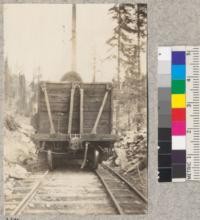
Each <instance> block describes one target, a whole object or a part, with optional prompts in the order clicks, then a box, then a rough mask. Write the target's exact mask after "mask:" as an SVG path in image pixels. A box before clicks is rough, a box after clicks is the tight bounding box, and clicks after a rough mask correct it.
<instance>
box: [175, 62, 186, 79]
mask: <svg viewBox="0 0 200 220" xmlns="http://www.w3.org/2000/svg"><path fill="white" fill-rule="evenodd" d="M185 72H186V66H185V65H172V80H185V77H186V76H185V75H186V74H185Z"/></svg>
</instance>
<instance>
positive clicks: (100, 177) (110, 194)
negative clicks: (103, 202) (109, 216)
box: [95, 170, 124, 215]
mask: <svg viewBox="0 0 200 220" xmlns="http://www.w3.org/2000/svg"><path fill="white" fill-rule="evenodd" d="M95 173H96V175H97V176H98V178H99V179H100V181H101V182H102V184H103V185H104V187H105V189H106V191H107V193H108V194H109V196H110V198H111V200H112V202H113V204H114V206H115V209H116V210H117V213H118V214H120V215H123V214H124V212H123V210H122V208H121V207H120V205H119V203H118V202H117V200H116V199H115V196H114V195H113V193H112V192H111V190H110V189H109V187H108V185H107V183H106V182H105V181H104V179H103V177H102V176H101V174H100V173H99V172H98V170H95Z"/></svg>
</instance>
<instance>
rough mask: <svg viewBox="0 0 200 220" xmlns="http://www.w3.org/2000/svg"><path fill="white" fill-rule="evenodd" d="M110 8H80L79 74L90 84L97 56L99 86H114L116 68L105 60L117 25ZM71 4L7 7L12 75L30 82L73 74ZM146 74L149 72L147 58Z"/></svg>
mask: <svg viewBox="0 0 200 220" xmlns="http://www.w3.org/2000/svg"><path fill="white" fill-rule="evenodd" d="M111 6H112V5H110V4H87V5H85V4H78V5H77V71H78V72H79V73H80V75H81V77H82V79H83V80H84V81H85V82H91V80H92V74H93V60H94V59H93V58H94V54H96V65H97V77H96V78H97V81H111V80H112V78H113V76H114V75H115V74H116V69H115V67H116V63H115V62H114V61H113V62H110V61H106V62H105V61H104V62H102V60H103V59H104V58H105V57H106V51H107V50H108V49H109V47H108V46H107V45H106V43H105V42H106V40H108V39H109V38H110V36H111V35H112V29H113V22H112V20H111V17H110V15H109V14H108V9H109V8H110V7H111ZM71 11H72V7H71V4H7V5H5V6H4V42H5V44H4V53H5V57H7V58H8V62H9V65H10V68H11V71H12V72H13V73H16V74H18V73H19V72H21V73H23V74H25V76H26V78H27V80H29V81H30V80H32V78H33V73H37V72H38V69H40V70H39V71H40V73H41V74H42V79H43V80H51V81H59V80H60V78H61V77H62V75H63V74H64V73H66V72H67V71H69V70H70V69H71V59H70V54H71ZM142 64H143V65H142V70H143V71H146V62H145V58H144V57H143V58H142Z"/></svg>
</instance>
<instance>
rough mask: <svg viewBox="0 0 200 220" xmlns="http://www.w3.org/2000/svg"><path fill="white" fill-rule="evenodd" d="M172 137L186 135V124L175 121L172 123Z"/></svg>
mask: <svg viewBox="0 0 200 220" xmlns="http://www.w3.org/2000/svg"><path fill="white" fill-rule="evenodd" d="M172 135H186V122H185V121H173V122H172Z"/></svg>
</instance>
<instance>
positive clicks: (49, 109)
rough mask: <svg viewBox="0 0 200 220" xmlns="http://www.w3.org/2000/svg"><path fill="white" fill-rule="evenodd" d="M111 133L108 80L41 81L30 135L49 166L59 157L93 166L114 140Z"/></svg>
mask: <svg viewBox="0 0 200 220" xmlns="http://www.w3.org/2000/svg"><path fill="white" fill-rule="evenodd" d="M111 133H112V84H111V83H79V82H73V83H72V82H71V83H69V82H59V83H53V82H40V85H39V91H38V112H37V120H36V133H35V135H34V137H33V138H34V140H35V141H36V142H37V143H38V145H37V146H38V151H43V152H46V157H47V162H48V166H49V168H50V169H54V168H55V161H56V159H57V158H60V157H62V158H64V159H66V160H72V159H81V160H82V164H81V168H84V167H85V166H89V167H90V168H92V169H96V168H97V167H98V164H99V163H100V162H101V161H102V160H103V159H104V158H105V156H106V154H107V153H108V152H110V151H111V149H112V147H113V144H114V142H115V141H116V140H117V136H116V135H113V134H111Z"/></svg>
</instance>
